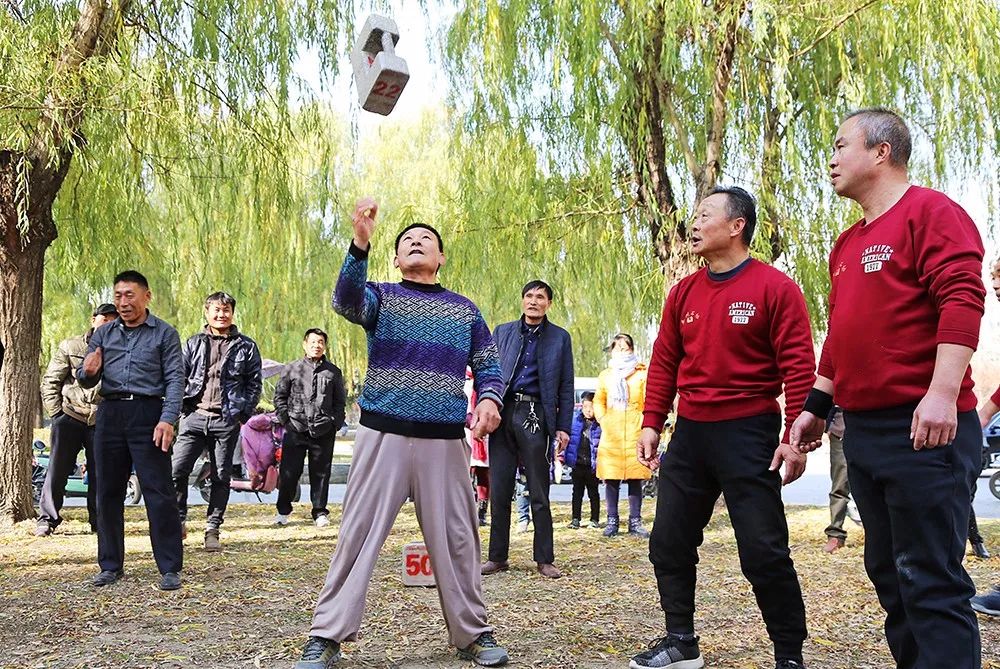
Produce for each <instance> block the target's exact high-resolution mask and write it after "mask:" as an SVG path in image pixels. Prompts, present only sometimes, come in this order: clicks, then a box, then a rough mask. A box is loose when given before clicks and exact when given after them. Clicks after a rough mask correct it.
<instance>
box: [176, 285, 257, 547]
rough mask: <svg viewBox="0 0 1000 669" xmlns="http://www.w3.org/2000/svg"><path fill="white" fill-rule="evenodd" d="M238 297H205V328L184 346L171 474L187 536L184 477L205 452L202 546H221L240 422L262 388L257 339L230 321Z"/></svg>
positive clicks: (185, 483)
mask: <svg viewBox="0 0 1000 669" xmlns="http://www.w3.org/2000/svg"><path fill="white" fill-rule="evenodd" d="M235 313H236V298H235V297H233V296H232V295H230V294H229V293H224V292H215V293H212V294H211V295H209V296H208V297H206V298H205V327H204V328H202V330H201V332H199V333H197V334H195V335H193V336H192V337H191V338H190V339H188V340H187V342H186V343H185V344H184V348H183V349H182V352H181V354H182V356H183V358H184V377H185V382H186V385H185V388H184V404H183V409H182V413H181V423H180V430H179V433H178V435H177V443H176V444H175V445H174V454H173V459H172V475H173V480H174V488H175V490H176V491H177V493H176V494H177V508H178V509H179V510H180V518H181V527H182V530H181V534H182V535H184V536H186V535H187V497H188V488H189V487H190V484H189V482H188V478H189V477H190V475H191V471H192V470H193V469H194V465H195V463H196V462H197V461H198V458H199V457H200V456H201V454H202V453H203V452H206V451H207V452H208V462H209V466H210V468H211V469H210V474H209V483H210V485H211V493H210V495H209V499H208V507H207V509H206V523H205V550H206V551H210V552H214V551H219V550H222V543H221V540H220V537H219V530H220V528H221V527H222V523H223V520H224V519H223V515H224V514H225V513H226V506H227V505H228V504H229V482H230V480H231V478H232V474H233V455H234V454H235V452H236V443H237V441H238V440H239V436H240V425H242V424H243V423H245V422H246V421H247V419H249V418H250V416H251V415H253V411H254V409H255V408H256V407H257V402H258V400H260V391H261V358H260V351H259V350H258V349H257V342H255V341H254V340H253V339H251V338H250V337H248V336H247V335H245V334H244V333H242V332H240V331H239V329H238V328H237V327H236V325H235V324H234V323H233V316H234V315H235Z"/></svg>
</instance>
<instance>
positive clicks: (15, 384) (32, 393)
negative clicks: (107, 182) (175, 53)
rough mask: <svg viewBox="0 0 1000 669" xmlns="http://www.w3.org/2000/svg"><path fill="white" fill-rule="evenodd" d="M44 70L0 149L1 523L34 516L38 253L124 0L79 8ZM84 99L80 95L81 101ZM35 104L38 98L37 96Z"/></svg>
mask: <svg viewBox="0 0 1000 669" xmlns="http://www.w3.org/2000/svg"><path fill="white" fill-rule="evenodd" d="M77 4H78V5H79V12H80V14H79V16H78V17H77V20H76V22H75V23H74V25H73V30H72V32H71V34H70V36H69V39H68V40H67V42H66V44H65V45H64V46H63V49H62V51H61V52H60V53H58V54H56V56H55V60H54V62H53V68H52V76H51V77H50V79H49V85H50V86H51V88H50V90H48V91H45V92H44V100H45V101H44V103H43V104H42V110H41V113H40V114H39V118H38V123H37V125H36V127H35V131H34V133H33V135H32V137H31V140H30V141H29V142H28V145H27V147H26V148H25V149H24V150H23V151H21V150H6V149H3V148H0V338H2V340H3V345H4V348H5V349H6V352H5V354H4V364H3V368H2V369H0V523H8V522H19V521H21V520H26V519H27V518H31V517H33V516H34V513H35V511H34V505H33V504H32V501H31V482H30V476H29V474H30V471H31V428H32V423H33V421H34V417H35V407H36V404H37V402H38V399H37V397H38V385H39V364H38V363H39V353H40V349H41V341H42V282H43V279H44V262H45V251H46V250H47V249H48V248H49V246H50V245H51V244H52V242H53V241H55V238H56V226H55V222H54V221H53V219H52V206H53V204H54V202H55V199H56V195H58V194H59V190H60V189H61V188H62V185H63V182H64V181H65V180H66V173H67V172H68V171H69V165H70V161H71V160H72V158H73V153H74V151H75V150H76V148H77V147H78V146H80V145H82V143H83V137H82V136H81V134H80V128H81V125H82V123H83V117H84V112H85V110H86V107H87V104H88V100H87V97H86V90H87V89H86V86H83V85H82V83H83V82H82V74H83V71H84V69H85V67H86V65H87V62H88V61H90V60H92V59H95V58H101V57H103V56H106V55H107V54H108V53H110V52H111V50H112V46H113V45H114V43H115V41H116V40H117V39H118V36H119V35H120V33H121V30H122V26H123V25H124V16H125V15H126V14H127V12H128V10H129V8H130V6H131V4H132V0H83V2H81V3H77ZM81 91H83V92H81ZM39 97H43V96H39Z"/></svg>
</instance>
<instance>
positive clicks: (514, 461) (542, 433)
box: [489, 402, 555, 563]
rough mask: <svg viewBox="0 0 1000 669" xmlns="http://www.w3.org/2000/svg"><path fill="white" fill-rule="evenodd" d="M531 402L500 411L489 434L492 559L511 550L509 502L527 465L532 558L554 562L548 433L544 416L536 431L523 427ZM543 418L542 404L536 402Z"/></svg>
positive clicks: (503, 557) (504, 557)
mask: <svg viewBox="0 0 1000 669" xmlns="http://www.w3.org/2000/svg"><path fill="white" fill-rule="evenodd" d="M529 408H530V407H529V403H528V402H508V403H507V404H505V405H504V408H503V412H502V413H501V414H500V427H499V428H497V430H496V432H494V433H493V434H491V435H490V443H489V449H490V548H489V559H490V560H493V561H494V562H504V561H506V560H507V558H508V556H509V553H510V504H511V499H512V498H513V497H514V477H515V476H516V475H517V465H518V463H519V462H520V463H521V464H522V465H523V466H524V473H525V476H526V477H527V479H528V497H529V499H530V500H531V519H532V522H533V524H534V526H535V538H534V547H533V559H534V560H535V562H540V563H552V562H553V561H554V560H555V550H554V548H553V546H552V511H551V510H550V508H549V483H550V481H549V465H550V463H551V460H550V459H549V454H550V448H549V441H550V439H549V434H548V431H547V430H546V426H545V421H544V419H542V421H541V426H540V428H539V429H538V431H537V432H529V431H528V430H526V429H525V428H524V427H523V423H524V421H525V419H527V417H528V412H529ZM535 413H536V414H537V415H538V416H539V417H541V413H542V407H541V405H539V404H538V403H536V404H535Z"/></svg>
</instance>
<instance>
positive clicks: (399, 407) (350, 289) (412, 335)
mask: <svg viewBox="0 0 1000 669" xmlns="http://www.w3.org/2000/svg"><path fill="white" fill-rule="evenodd" d="M367 278H368V252H367V251H363V250H361V249H359V248H358V247H357V246H355V245H354V244H353V243H352V244H351V247H350V250H349V252H348V254H347V257H346V258H345V259H344V266H343V268H341V270H340V277H339V278H338V280H337V287H336V288H335V289H334V291H333V309H334V311H336V312H337V313H338V314H340V315H341V316H343V317H344V318H346V319H347V320H349V321H351V322H352V323H357V324H358V325H360V326H361V327H363V328H364V329H365V331H366V332H367V333H368V374H367V375H365V382H364V388H363V390H362V392H361V397H360V398H359V399H358V405H359V406H360V407H361V424H362V425H364V426H365V427H369V428H371V429H373V430H378V431H380V432H390V433H392V434H401V435H405V436H410V437H420V438H425V439H461V438H462V437H464V436H465V432H464V427H465V419H466V409H467V405H468V400H467V399H466V396H465V391H464V386H465V368H466V367H467V366H468V367H471V368H472V374H473V379H474V381H473V383H474V387H475V390H476V393H477V395H478V397H479V401H480V402H481V401H483V400H485V399H490V400H493V401H495V402H496V403H497V404H498V405H499V406H501V407H502V406H503V401H502V399H501V394H502V393H503V386H504V384H503V379H502V377H501V372H500V358H499V355H498V353H497V347H496V343H495V342H494V341H493V335H491V334H490V329H489V327H488V326H487V325H486V321H485V320H484V319H483V316H482V314H481V313H480V312H479V309H478V308H477V307H476V305H475V304H473V303H472V301H471V300H469V299H468V298H466V297H463V296H461V295H459V294H457V293H453V292H451V291H449V290H446V289H444V288H443V287H441V285H440V284H434V285H430V284H422V283H416V282H413V281H407V280H405V279H404V280H403V281H401V282H400V283H373V282H370V281H367Z"/></svg>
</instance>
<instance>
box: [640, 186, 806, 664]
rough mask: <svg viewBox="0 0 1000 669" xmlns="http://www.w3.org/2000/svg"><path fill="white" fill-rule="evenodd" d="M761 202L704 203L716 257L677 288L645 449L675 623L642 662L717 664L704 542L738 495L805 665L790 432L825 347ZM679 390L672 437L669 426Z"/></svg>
mask: <svg viewBox="0 0 1000 669" xmlns="http://www.w3.org/2000/svg"><path fill="white" fill-rule="evenodd" d="M756 223H757V214H756V211H755V203H754V201H753V198H752V197H751V196H750V194H749V193H747V192H746V191H745V190H743V189H741V188H716V189H715V190H714V191H712V193H711V194H710V195H709V196H708V197H706V198H705V199H704V200H702V201H701V203H700V204H699V205H698V209H697V211H696V213H695V219H694V223H693V224H692V226H691V237H690V239H691V248H692V250H693V251H694V252H695V253H696V254H698V255H699V256H701V257H702V258H704V259H705V260H706V261H707V263H708V266H707V267H704V268H702V269H700V270H698V271H697V272H695V273H694V274H691V275H690V276H688V277H686V278H684V279H682V280H681V281H680V282H678V283H677V285H675V286H674V287H673V288H672V289H671V290H670V294H669V295H668V296H667V301H666V305H665V306H664V308H663V319H662V322H661V323H660V331H659V334H658V336H657V338H656V342H655V343H654V344H653V356H652V359H651V360H650V364H649V374H648V377H647V380H646V405H645V408H644V410H643V422H642V433H641V434H640V437H639V443H638V457H639V461H640V462H642V463H643V464H645V465H646V466H648V467H652V468H656V467H658V466H660V467H661V469H660V480H659V490H658V493H657V500H656V521H655V522H654V523H653V531H652V533H651V536H650V539H649V559H650V561H651V562H652V563H653V568H654V571H655V573H656V584H657V587H658V589H659V592H660V605H661V606H662V607H663V611H664V613H665V614H666V628H667V634H666V636H664V637H663V638H662V639H659V640H657V642H656V643H655V644H654V645H653V646H652V647H651V648H650V649H649V650H648V651H646V652H643V653H640V654H638V655H636V656H635V657H634V658H632V662H631V665H630V666H631V667H632V668H633V669H642V668H645V667H660V668H663V667H666V668H670V669H698V668H699V667H702V666H704V661H703V660H702V657H701V653H700V652H699V650H698V637H696V636H695V634H694V593H695V580H696V565H697V564H698V546H700V545H701V542H702V539H703V534H702V533H703V530H704V528H705V526H706V525H707V524H708V521H709V519H710V518H711V516H712V510H713V508H714V507H715V502H716V500H717V499H718V498H719V494H720V493H722V494H724V495H725V497H726V504H727V506H728V508H729V517H730V520H731V521H732V524H733V530H734V531H735V532H736V542H737V545H738V546H739V553H740V565H741V566H742V569H743V573H744V574H746V576H747V579H748V580H749V581H750V583H751V585H752V586H753V591H754V595H755V596H756V598H757V605H758V606H759V607H760V611H761V614H762V615H763V617H764V623H765V625H766V626H767V632H768V636H770V638H771V641H772V642H773V644H774V655H775V660H776V664H775V666H776V667H777V668H779V669H793V668H794V669H800V668H801V667H802V666H803V662H802V642H803V641H804V640H805V638H806V615H805V606H804V605H803V603H802V591H801V589H800V588H799V580H798V576H797V575H796V573H795V568H794V567H793V565H792V559H791V557H790V555H789V550H788V525H787V523H786V522H785V510H784V506H783V504H782V502H781V485H782V477H781V475H780V474H779V473H778V471H777V470H778V468H779V467H780V466H781V464H782V462H784V465H785V475H784V483H790V482H792V481H794V480H795V479H797V478H798V477H799V476H801V475H802V472H803V470H804V469H805V459H804V457H803V456H802V454H801V453H799V452H798V451H797V450H796V449H793V448H791V446H790V445H789V443H788V438H787V429H786V436H785V437H784V438H782V439H779V434H780V430H781V413H780V409H779V407H778V402H777V398H778V396H779V395H780V394H781V393H782V388H784V393H785V425H786V428H787V426H790V425H791V424H792V421H794V420H795V418H796V416H798V414H799V411H800V410H801V409H802V403H803V401H804V400H805V398H806V394H807V393H808V392H809V388H810V386H812V383H813V379H814V376H813V369H814V365H815V357H814V355H813V344H812V336H811V334H810V331H809V314H808V313H807V311H806V304H805V300H804V298H803V297H802V291H801V290H800V289H799V287H798V286H797V285H796V284H795V283H794V282H793V281H792V280H791V279H789V278H788V277H787V276H785V275H784V274H782V273H781V272H779V271H778V270H776V269H774V268H773V267H771V266H769V265H766V264H764V263H761V262H758V261H756V260H753V259H751V258H750V252H749V248H750V241H751V239H752V238H753V231H754V227H755V226H756ZM675 396H677V397H679V402H678V407H677V423H676V427H675V429H674V433H673V437H672V438H671V440H670V447H669V448H668V449H667V451H666V453H664V454H663V456H662V461H661V459H660V457H659V456H658V455H657V449H658V445H659V442H660V432H661V431H662V430H663V426H664V424H665V422H666V420H667V415H668V414H669V413H670V410H671V407H672V406H673V403H674V397H675Z"/></svg>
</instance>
